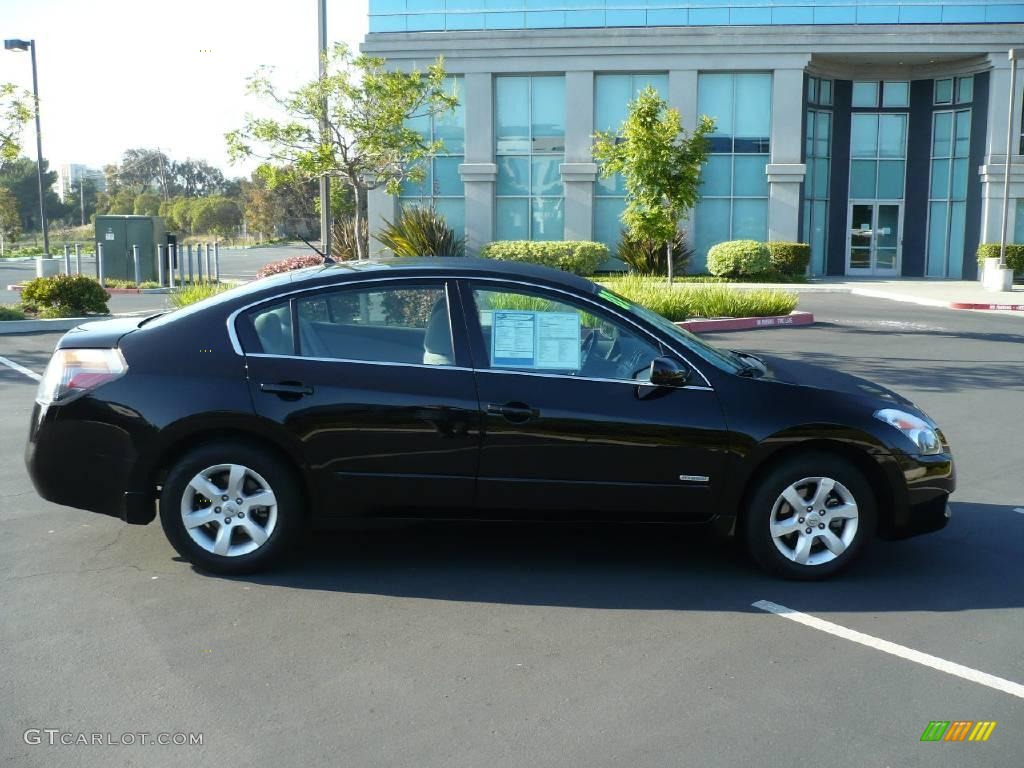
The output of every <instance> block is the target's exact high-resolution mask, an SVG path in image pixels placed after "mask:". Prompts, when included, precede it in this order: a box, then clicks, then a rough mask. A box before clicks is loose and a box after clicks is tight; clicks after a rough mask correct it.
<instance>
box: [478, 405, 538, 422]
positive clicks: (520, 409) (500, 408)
mask: <svg viewBox="0 0 1024 768" xmlns="http://www.w3.org/2000/svg"><path fill="white" fill-rule="evenodd" d="M487 413H489V414H491V415H492V416H503V417H504V418H505V419H506V420H508V421H511V422H513V423H515V424H522V423H523V422H526V421H529V420H530V419H535V418H537V417H538V416H540V411H539V410H537V409H536V408H531V407H530V406H528V405H526V403H505V404H504V405H497V404H495V403H488V404H487Z"/></svg>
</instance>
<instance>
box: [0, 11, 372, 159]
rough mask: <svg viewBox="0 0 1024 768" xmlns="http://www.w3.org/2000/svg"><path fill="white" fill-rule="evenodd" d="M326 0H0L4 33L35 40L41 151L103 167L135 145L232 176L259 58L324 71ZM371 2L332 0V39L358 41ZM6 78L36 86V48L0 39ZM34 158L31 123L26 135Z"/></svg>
mask: <svg viewBox="0 0 1024 768" xmlns="http://www.w3.org/2000/svg"><path fill="white" fill-rule="evenodd" d="M317 6H318V0H173V1H172V2H168V3H162V2H161V3H157V2H154V0H130V1H129V0H0V37H2V38H4V39H7V38H20V39H24V40H29V39H32V38H35V40H36V44H37V65H38V69H39V98H40V117H41V121H42V135H43V156H44V157H45V158H46V159H47V160H49V161H50V167H51V168H55V167H57V166H58V165H61V164H64V163H82V164H85V165H88V166H91V167H95V168H102V167H103V165H105V164H106V163H112V162H117V161H118V160H119V159H120V157H121V153H122V152H123V151H124V150H126V149H129V148H133V147H147V148H154V147H157V148H160V149H161V150H163V151H164V152H165V153H166V154H167V155H168V156H169V157H170V158H171V159H173V160H184V159H186V158H194V159H203V160H207V161H208V162H210V163H212V164H213V165H216V166H218V167H220V168H222V169H223V170H224V171H225V173H226V174H227V175H229V176H235V175H245V174H247V173H248V171H249V170H251V169H252V168H253V167H254V166H255V163H250V164H245V165H235V166H231V165H230V164H229V162H228V157H227V151H226V148H225V144H224V134H225V133H227V132H228V131H229V130H232V129H234V128H238V127H241V125H242V122H243V120H244V116H245V113H246V112H257V113H259V111H260V102H259V101H258V100H256V99H255V98H254V97H251V96H247V95H246V93H245V84H246V78H247V77H248V76H249V75H251V74H252V73H253V72H254V71H255V70H256V69H257V67H259V66H261V65H264V64H268V65H271V66H274V67H275V71H276V76H275V78H274V79H275V82H277V83H279V84H281V85H282V86H286V87H294V86H296V85H299V84H301V83H302V82H305V81H308V80H312V79H313V78H315V77H316V74H317V48H316V46H317V18H316V13H317ZM366 29H367V0H327V39H328V43H329V44H330V43H333V42H337V41H343V42H346V43H348V44H349V45H350V46H352V47H353V48H355V47H357V46H358V45H359V43H360V42H361V41H362V39H363V37H364V36H365V34H366ZM0 82H15V83H18V84H19V85H22V86H24V87H25V88H26V89H28V90H30V91H31V88H32V64H31V61H30V57H29V54H28V52H27V51H26V52H24V53H22V52H13V51H5V50H2V49H0ZM22 146H23V148H24V151H25V154H27V155H28V156H30V157H32V158H33V159H34V158H35V128H34V123H31V122H30V123H29V125H28V126H27V127H26V129H25V131H24V133H23V135H22Z"/></svg>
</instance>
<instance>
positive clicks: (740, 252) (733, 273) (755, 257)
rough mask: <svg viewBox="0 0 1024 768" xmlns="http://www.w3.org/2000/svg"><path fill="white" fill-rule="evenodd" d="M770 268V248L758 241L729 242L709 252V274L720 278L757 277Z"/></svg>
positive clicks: (715, 246) (720, 244) (719, 244)
mask: <svg viewBox="0 0 1024 768" xmlns="http://www.w3.org/2000/svg"><path fill="white" fill-rule="evenodd" d="M770 268H771V255H770V254H769V252H768V246H767V245H765V244H764V243H759V242H757V241H756V240H729V241H726V242H724V243H718V245H713V246H711V250H709V251H708V272H710V273H711V274H712V275H716V276H718V277H740V276H742V275H757V274H760V273H763V272H767V271H768V270H769V269H770Z"/></svg>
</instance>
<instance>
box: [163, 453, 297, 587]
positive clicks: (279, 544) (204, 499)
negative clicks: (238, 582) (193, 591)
mask: <svg viewBox="0 0 1024 768" xmlns="http://www.w3.org/2000/svg"><path fill="white" fill-rule="evenodd" d="M301 505H302V495H301V494H300V493H299V489H298V486H297V484H296V482H295V479H294V477H293V476H292V473H291V472H290V471H289V470H288V468H287V467H286V466H284V465H282V463H281V462H280V460H277V459H276V457H273V456H271V455H269V454H268V453H266V452H264V451H261V450H258V449H255V448H252V447H249V446H247V445H245V444H242V443H234V442H222V443H221V442H218V443H213V444H209V445H205V446H201V447H199V448H197V449H195V450H193V451H191V452H190V453H188V454H186V455H185V456H184V457H183V458H182V459H181V460H180V461H179V462H178V463H177V464H176V465H175V466H174V467H173V468H172V469H171V471H170V472H169V473H168V475H167V479H166V481H165V483H164V486H163V491H162V493H161V494H160V522H161V524H162V525H163V529H164V532H165V533H166V534H167V538H168V539H169V540H170V542H171V544H172V545H173V546H174V548H175V549H176V550H177V551H178V553H179V554H181V555H182V556H183V557H185V558H186V559H188V560H189V561H190V562H192V563H193V564H195V565H196V566H198V567H200V568H203V569H205V570H208V571H212V572H214V573H225V574H237V573H249V572H253V571H258V570H262V569H264V568H266V567H268V566H269V565H271V564H272V563H273V562H274V561H276V560H278V559H279V558H280V557H281V556H283V555H284V553H285V552H286V551H287V549H288V548H289V546H290V545H291V543H292V541H293V539H294V538H295V534H296V533H297V532H298V531H299V530H300V528H301V525H302V517H303V515H302V506H301Z"/></svg>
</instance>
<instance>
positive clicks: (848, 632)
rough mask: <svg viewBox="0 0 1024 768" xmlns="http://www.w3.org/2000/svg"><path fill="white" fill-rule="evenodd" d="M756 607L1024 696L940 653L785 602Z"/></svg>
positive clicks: (1022, 688) (1019, 688)
mask: <svg viewBox="0 0 1024 768" xmlns="http://www.w3.org/2000/svg"><path fill="white" fill-rule="evenodd" d="M753 606H754V607H755V608H760V609H761V610H762V611H767V612H768V613H774V614H776V615H777V616H781V617H782V618H784V619H789V620H790V621H795V622H797V623H798V624H803V625H804V626H807V627H811V628H812V629H817V630H820V631H822V632H827V633H828V634H830V635H835V636H836V637H841V638H843V639H844V640H850V641H851V642H854V643H860V644H861V645H866V646H867V647H868V648H874V649H875V650H876V651H882V652H883V653H889V654H892V655H893V656H899V657H900V658H901V659H906V660H907V661H913V662H916V663H917V664H921V665H923V666H926V667H931V668H932V669H937V670H939V671H940V672H945V673H946V674H948V675H953V676H955V677H960V678H963V679H964V680H970V681H971V682H972V683H978V685H984V686H987V687H989V688H993V689H995V690H997V691H1002V692H1003V693H1008V694H1010V695H1011V696H1016V697H1018V698H1020V699H1024V685H1021V684H1020V683H1015V682H1013V681H1012V680H1004V679H1003V678H1001V677H996V676H995V675H990V674H988V673H987V672H979V671H978V670H976V669H971V668H970V667H965V666H963V665H962V664H957V663H955V662H952V661H946V660H945V659H940V658H939V657H938V656H931V655H929V654H927V653H921V652H920V651H915V650H914V649H913V648H907V647H906V646H905V645H898V644H897V643H890V642H889V641H888V640H882V639H880V638H877V637H873V636H871V635H865V634H864V633H863V632H857V631H856V630H853V629H847V628H846V627H844V626H841V625H839V624H833V623H832V622H831V621H825V620H824V619H819V618H817V617H816V616H811V615H809V614H806V613H801V612H800V611H794V610H793V609H792V608H787V607H786V606H784V605H779V604H778V603H772V602H769V601H768V600H758V601H757V602H756V603H753Z"/></svg>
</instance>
